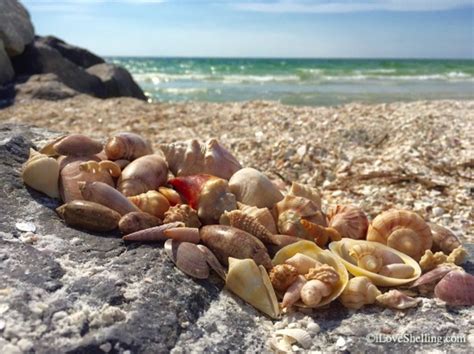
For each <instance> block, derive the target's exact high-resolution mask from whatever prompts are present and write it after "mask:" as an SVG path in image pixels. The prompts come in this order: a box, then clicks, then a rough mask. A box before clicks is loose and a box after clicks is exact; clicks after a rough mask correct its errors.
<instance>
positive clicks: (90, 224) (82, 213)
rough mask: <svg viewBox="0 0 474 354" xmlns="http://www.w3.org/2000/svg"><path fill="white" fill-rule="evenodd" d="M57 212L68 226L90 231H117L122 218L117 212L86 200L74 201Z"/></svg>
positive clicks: (62, 206)
mask: <svg viewBox="0 0 474 354" xmlns="http://www.w3.org/2000/svg"><path fill="white" fill-rule="evenodd" d="M56 212H57V213H58V214H59V216H61V218H63V219H64V221H65V222H66V224H67V225H69V226H73V227H78V228H81V229H84V230H88V231H99V232H101V231H112V230H115V229H116V228H117V226H118V223H119V221H120V218H121V216H120V214H119V213H117V212H116V211H115V210H112V209H110V208H107V207H106V206H103V205H100V204H97V203H94V202H90V201H86V200H73V201H71V202H69V203H66V204H63V205H61V206H60V207H59V208H57V209H56Z"/></svg>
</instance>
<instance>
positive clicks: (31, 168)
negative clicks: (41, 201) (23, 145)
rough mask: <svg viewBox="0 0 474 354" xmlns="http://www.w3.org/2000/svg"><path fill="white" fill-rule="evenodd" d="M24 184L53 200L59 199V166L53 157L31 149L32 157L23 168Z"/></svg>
mask: <svg viewBox="0 0 474 354" xmlns="http://www.w3.org/2000/svg"><path fill="white" fill-rule="evenodd" d="M21 177H22V178H23V182H25V184H26V185H27V186H29V187H31V188H33V189H34V190H37V191H39V192H42V193H44V194H46V195H47V196H49V197H51V198H59V164H58V162H57V161H56V160H55V159H53V158H52V157H48V156H47V155H45V154H41V153H39V152H37V151H35V150H33V149H30V157H29V159H28V161H26V163H25V164H24V166H23V171H22V174H21Z"/></svg>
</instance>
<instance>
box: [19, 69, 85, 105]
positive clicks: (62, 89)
mask: <svg viewBox="0 0 474 354" xmlns="http://www.w3.org/2000/svg"><path fill="white" fill-rule="evenodd" d="M78 94H79V92H77V91H74V90H73V89H71V88H70V87H68V86H66V85H64V84H63V83H62V82H60V81H59V78H58V76H57V75H56V74H39V75H32V76H30V77H28V78H26V81H25V82H19V83H18V84H16V85H15V96H16V97H15V99H16V101H17V102H18V101H19V100H23V99H41V100H52V101H55V100H62V99H65V98H70V97H74V96H76V95H78Z"/></svg>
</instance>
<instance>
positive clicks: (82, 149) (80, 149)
mask: <svg viewBox="0 0 474 354" xmlns="http://www.w3.org/2000/svg"><path fill="white" fill-rule="evenodd" d="M53 149H54V150H55V151H56V152H57V153H58V154H59V155H66V156H90V155H94V154H98V153H99V152H101V151H102V144H101V143H100V142H99V141H97V140H93V139H91V138H89V137H88V136H86V135H83V134H70V135H67V136H65V137H64V138H62V139H60V140H59V141H58V142H56V143H55V144H54V145H53Z"/></svg>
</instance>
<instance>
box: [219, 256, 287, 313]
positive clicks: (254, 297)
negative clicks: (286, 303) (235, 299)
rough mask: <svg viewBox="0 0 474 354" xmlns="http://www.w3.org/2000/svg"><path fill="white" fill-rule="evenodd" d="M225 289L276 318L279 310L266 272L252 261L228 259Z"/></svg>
mask: <svg viewBox="0 0 474 354" xmlns="http://www.w3.org/2000/svg"><path fill="white" fill-rule="evenodd" d="M226 287H227V288H228V289H229V290H230V291H232V292H233V293H234V294H236V295H237V296H239V297H240V298H241V299H243V300H244V301H246V302H247V303H249V304H250V305H252V306H253V307H255V308H256V309H258V310H260V311H262V312H263V313H265V314H267V315H268V316H270V317H271V318H278V316H279V315H280V309H279V307H278V301H277V298H276V294H275V291H274V290H273V287H272V284H271V282H270V278H269V277H268V274H267V271H266V270H265V268H264V267H262V266H257V264H256V263H255V261H254V260H253V259H235V258H232V257H229V272H228V274H227V278H226Z"/></svg>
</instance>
